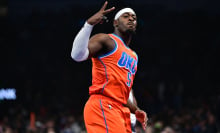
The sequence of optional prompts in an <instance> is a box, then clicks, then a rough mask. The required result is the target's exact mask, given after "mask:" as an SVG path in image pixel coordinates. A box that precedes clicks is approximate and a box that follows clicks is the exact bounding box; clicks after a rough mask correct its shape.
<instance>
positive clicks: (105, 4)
mask: <svg viewBox="0 0 220 133" xmlns="http://www.w3.org/2000/svg"><path fill="white" fill-rule="evenodd" d="M107 4H108V1H105V3H104V5H103V6H102V8H101V9H100V10H101V11H104V10H105V8H106V6H107Z"/></svg>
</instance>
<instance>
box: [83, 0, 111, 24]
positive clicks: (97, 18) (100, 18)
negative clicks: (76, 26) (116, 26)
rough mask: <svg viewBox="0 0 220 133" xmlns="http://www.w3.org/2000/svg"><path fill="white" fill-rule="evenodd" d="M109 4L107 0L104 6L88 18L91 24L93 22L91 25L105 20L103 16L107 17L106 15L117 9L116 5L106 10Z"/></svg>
mask: <svg viewBox="0 0 220 133" xmlns="http://www.w3.org/2000/svg"><path fill="white" fill-rule="evenodd" d="M107 4H108V2H107V1H106V2H105V3H104V5H103V6H102V8H101V9H100V10H99V11H98V12H97V13H96V14H94V15H93V16H92V17H90V18H89V19H88V20H87V22H88V23H89V24H91V25H96V24H98V23H100V22H102V21H103V17H105V16H104V15H106V14H108V13H110V12H112V11H113V10H114V9H115V7H112V8H110V9H107V10H105V8H106V6H107Z"/></svg>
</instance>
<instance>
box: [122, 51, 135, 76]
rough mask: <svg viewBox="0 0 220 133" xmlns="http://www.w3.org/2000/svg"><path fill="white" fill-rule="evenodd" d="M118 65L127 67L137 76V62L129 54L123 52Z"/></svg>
mask: <svg viewBox="0 0 220 133" xmlns="http://www.w3.org/2000/svg"><path fill="white" fill-rule="evenodd" d="M118 65H119V66H120V67H125V68H126V69H128V70H129V71H130V73H132V74H135V72H136V69H135V68H136V67H137V61H136V60H135V59H134V58H132V57H131V56H130V55H128V54H127V53H125V52H123V53H122V55H121V58H120V59H119V61H118Z"/></svg>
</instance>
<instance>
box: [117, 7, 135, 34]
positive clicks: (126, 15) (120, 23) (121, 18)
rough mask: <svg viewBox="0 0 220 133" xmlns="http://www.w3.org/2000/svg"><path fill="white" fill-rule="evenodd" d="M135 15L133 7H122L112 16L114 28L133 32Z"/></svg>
mask: <svg viewBox="0 0 220 133" xmlns="http://www.w3.org/2000/svg"><path fill="white" fill-rule="evenodd" d="M136 26H137V16H136V13H135V12H134V10H133V9H131V8H123V9H121V10H120V11H118V12H117V13H116V15H115V18H114V27H115V30H118V31H119V32H121V33H135V31H136Z"/></svg>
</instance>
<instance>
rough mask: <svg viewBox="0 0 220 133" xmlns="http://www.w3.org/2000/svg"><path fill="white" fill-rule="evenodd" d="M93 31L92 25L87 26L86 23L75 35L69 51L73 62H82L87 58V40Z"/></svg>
mask: <svg viewBox="0 0 220 133" xmlns="http://www.w3.org/2000/svg"><path fill="white" fill-rule="evenodd" d="M92 29H93V25H90V24H88V23H87V22H86V23H85V24H84V26H83V27H82V29H81V30H80V31H79V33H78V34H77V35H76V37H75V39H74V41H73V47H72V51H71V57H72V58H73V59H74V60H75V61H78V62H79V61H84V60H86V59H87V58H88V56H89V49H88V45H89V38H90V35H91V32H92Z"/></svg>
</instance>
